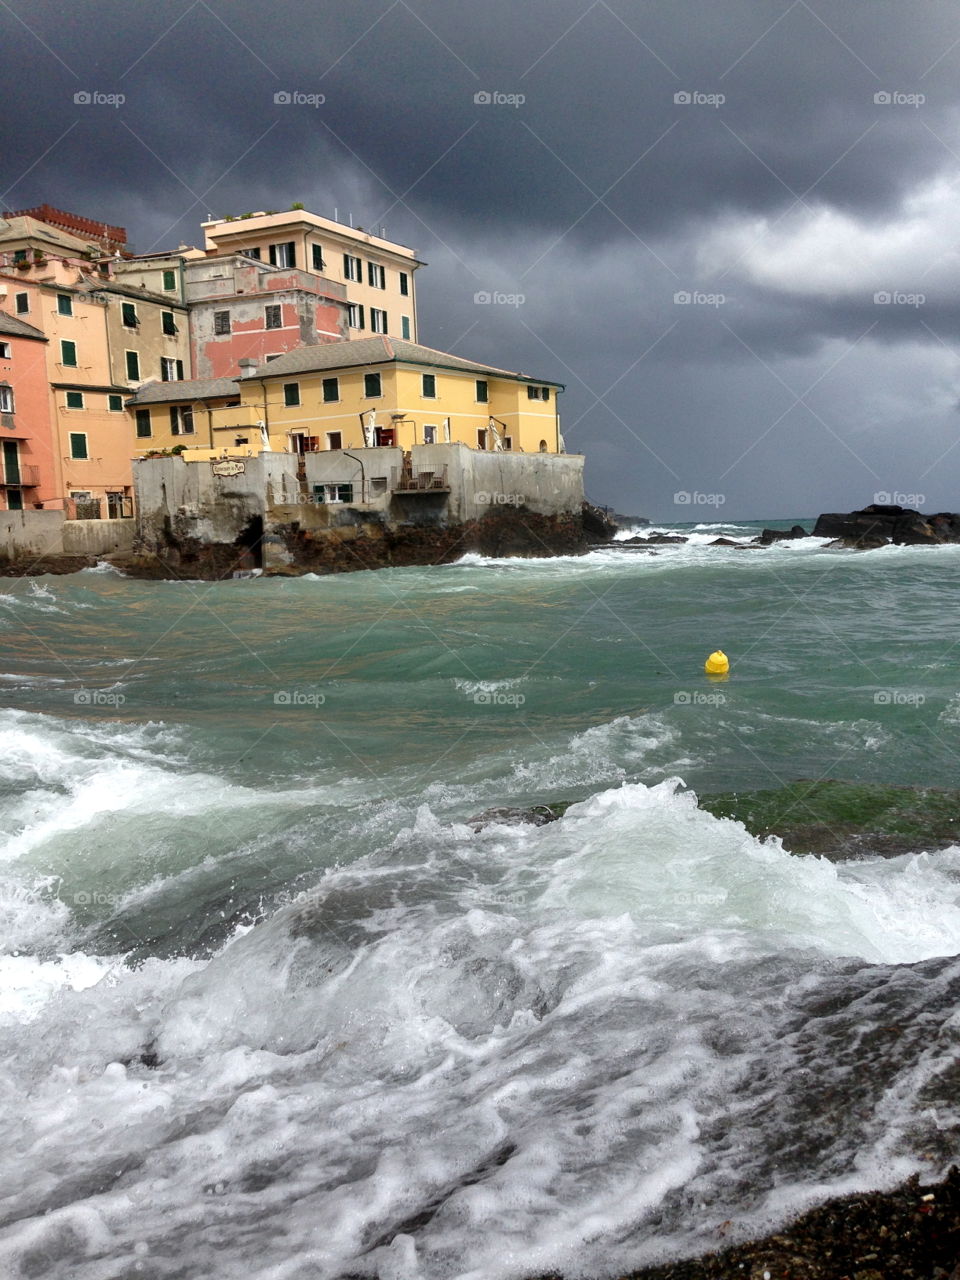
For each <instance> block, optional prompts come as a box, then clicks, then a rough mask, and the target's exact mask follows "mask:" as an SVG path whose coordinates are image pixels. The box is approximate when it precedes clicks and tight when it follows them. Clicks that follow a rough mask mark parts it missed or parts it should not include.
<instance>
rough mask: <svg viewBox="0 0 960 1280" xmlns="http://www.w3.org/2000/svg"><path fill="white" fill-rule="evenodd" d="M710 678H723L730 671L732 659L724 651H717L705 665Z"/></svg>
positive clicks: (704, 667)
mask: <svg viewBox="0 0 960 1280" xmlns="http://www.w3.org/2000/svg"><path fill="white" fill-rule="evenodd" d="M703 669H704V671H705V672H706V673H707V675H708V676H723V675H726V674H727V672H728V671H729V670H730V659H729V658H728V657H727V655H726V654H725V653H724V652H723V650H722V649H715V650H714V652H713V653H711V655H710V657H709V658H708V659H707V660H706V662H705V663H704V664H703Z"/></svg>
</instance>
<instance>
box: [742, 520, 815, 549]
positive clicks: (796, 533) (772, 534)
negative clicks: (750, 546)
mask: <svg viewBox="0 0 960 1280" xmlns="http://www.w3.org/2000/svg"><path fill="white" fill-rule="evenodd" d="M825 536H826V535H825ZM805 537H807V531H806V529H804V527H803V525H802V524H795V525H793V527H792V528H790V529H764V530H763V531H762V532H761V533H760V536H759V537H758V539H757V541H758V542H759V543H761V544H762V545H763V546H765V547H769V545H770V544H771V542H790V541H791V540H792V539H794V538H805Z"/></svg>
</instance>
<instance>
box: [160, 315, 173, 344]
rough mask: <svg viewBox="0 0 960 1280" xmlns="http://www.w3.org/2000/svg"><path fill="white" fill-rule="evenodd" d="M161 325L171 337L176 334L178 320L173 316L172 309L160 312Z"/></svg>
mask: <svg viewBox="0 0 960 1280" xmlns="http://www.w3.org/2000/svg"><path fill="white" fill-rule="evenodd" d="M160 327H161V329H162V330H163V332H164V333H166V334H169V336H170V337H171V338H172V337H174V336H175V335H176V332H177V322H176V320H175V319H174V317H173V312H172V311H161V312H160Z"/></svg>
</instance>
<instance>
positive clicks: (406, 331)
mask: <svg viewBox="0 0 960 1280" xmlns="http://www.w3.org/2000/svg"><path fill="white" fill-rule="evenodd" d="M400 337H401V338H406V340H407V341H408V342H409V341H410V317H409V316H401V317H400Z"/></svg>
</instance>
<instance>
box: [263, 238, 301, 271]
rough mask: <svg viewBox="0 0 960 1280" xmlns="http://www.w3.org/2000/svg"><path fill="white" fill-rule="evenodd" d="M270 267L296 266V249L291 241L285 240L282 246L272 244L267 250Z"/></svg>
mask: <svg viewBox="0 0 960 1280" xmlns="http://www.w3.org/2000/svg"><path fill="white" fill-rule="evenodd" d="M269 253H270V265H271V267H295V266H296V265H297V248H296V243H295V241H293V240H285V241H284V242H283V243H282V244H272V245H270V248H269Z"/></svg>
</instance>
